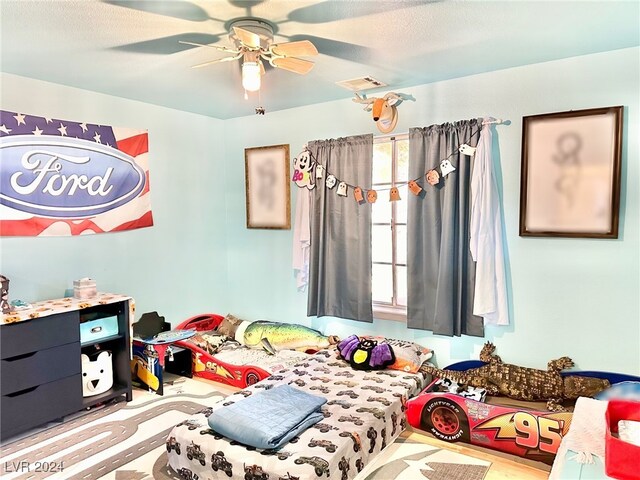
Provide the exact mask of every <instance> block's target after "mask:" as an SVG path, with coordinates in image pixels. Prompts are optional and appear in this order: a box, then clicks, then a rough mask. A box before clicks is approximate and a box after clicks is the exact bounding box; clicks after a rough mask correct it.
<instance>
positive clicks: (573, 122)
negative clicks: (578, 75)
mask: <svg viewBox="0 0 640 480" xmlns="http://www.w3.org/2000/svg"><path fill="white" fill-rule="evenodd" d="M622 113H623V107H622V106H616V107H605V108H592V109H587V110H572V111H568V112H558V113H548V114H543V115H532V116H527V117H523V119H522V120H523V122H522V171H521V183H520V235H521V236H533V237H574V238H576V237H584V238H618V218H619V208H620V170H621V151H622Z"/></svg>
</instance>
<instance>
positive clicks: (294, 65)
mask: <svg viewBox="0 0 640 480" xmlns="http://www.w3.org/2000/svg"><path fill="white" fill-rule="evenodd" d="M269 63H271V65H273V66H274V67H277V68H281V69H283V70H287V71H289V72H293V73H299V74H300V75H304V74H306V73H309V72H310V71H311V69H312V68H313V66H314V65H315V64H314V63H313V62H310V61H309V60H303V59H301V58H295V57H285V58H273V59H271V60H269Z"/></svg>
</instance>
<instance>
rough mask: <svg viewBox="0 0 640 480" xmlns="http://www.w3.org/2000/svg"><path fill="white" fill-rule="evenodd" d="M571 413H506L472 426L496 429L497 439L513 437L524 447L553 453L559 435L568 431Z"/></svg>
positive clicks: (557, 444) (555, 449)
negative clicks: (538, 414) (540, 414)
mask: <svg viewBox="0 0 640 480" xmlns="http://www.w3.org/2000/svg"><path fill="white" fill-rule="evenodd" d="M571 416H572V414H571V413H568V412H561V413H552V414H549V415H544V416H537V415H533V414H531V413H528V412H516V413H506V414H504V415H500V416H498V417H495V418H492V419H490V420H487V421H485V422H483V423H481V424H480V425H478V426H477V427H475V428H474V430H497V432H496V436H495V439H496V440H514V441H515V443H516V445H519V446H521V447H523V448H526V449H529V450H540V451H542V452H547V453H552V454H555V453H556V452H557V451H558V447H559V446H560V441H561V440H562V437H564V436H565V435H566V433H567V432H568V431H569V425H570V424H571Z"/></svg>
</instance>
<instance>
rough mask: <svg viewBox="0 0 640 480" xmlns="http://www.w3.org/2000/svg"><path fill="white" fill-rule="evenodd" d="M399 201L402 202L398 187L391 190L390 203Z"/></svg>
mask: <svg viewBox="0 0 640 480" xmlns="http://www.w3.org/2000/svg"><path fill="white" fill-rule="evenodd" d="M398 200H400V192H398V188H397V187H392V188H391V190H389V201H390V202H395V201H398Z"/></svg>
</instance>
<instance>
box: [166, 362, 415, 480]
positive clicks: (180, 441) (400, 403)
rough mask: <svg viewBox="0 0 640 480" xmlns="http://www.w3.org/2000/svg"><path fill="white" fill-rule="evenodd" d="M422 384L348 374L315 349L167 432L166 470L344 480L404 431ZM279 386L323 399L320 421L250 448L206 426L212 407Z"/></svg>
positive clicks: (393, 376) (394, 375)
mask: <svg viewBox="0 0 640 480" xmlns="http://www.w3.org/2000/svg"><path fill="white" fill-rule="evenodd" d="M426 380H427V379H426V375H425V374H423V373H417V374H411V373H405V372H400V371H394V370H380V371H369V372H365V371H356V370H353V369H352V368H351V367H350V366H349V364H348V363H347V362H344V361H343V360H338V359H337V358H336V352H335V350H321V351H320V352H318V353H317V354H315V355H312V356H307V358H306V359H305V360H304V361H303V362H300V363H297V364H295V365H294V366H292V367H289V368H285V369H283V370H280V371H279V372H277V373H276V374H274V375H271V376H270V377H268V378H267V379H265V380H263V381H261V382H259V383H258V384H256V385H252V386H250V387H248V388H246V389H244V390H242V391H240V392H238V393H236V394H233V395H231V396H229V397H227V398H225V399H224V400H222V401H221V402H218V403H217V404H215V405H212V406H211V407H210V408H208V409H205V410H204V411H202V412H200V413H198V414H196V415H194V416H193V417H191V418H190V419H188V420H186V421H185V422H182V423H181V424H179V425H177V426H176V427H174V429H173V430H172V431H171V433H170V434H169V436H168V438H167V451H168V458H169V465H170V466H171V467H172V468H173V469H174V470H175V471H176V472H178V473H179V474H180V475H181V476H182V477H183V478H187V479H196V478H200V479H205V478H206V479H209V478H211V479H218V478H237V479H245V480H281V479H282V480H290V479H294V478H298V479H299V480H307V479H318V478H331V479H341V480H348V479H351V478H354V477H355V476H356V475H357V474H358V472H360V471H361V470H362V469H363V468H364V466H365V465H367V464H368V463H369V462H370V461H371V460H372V459H373V458H374V457H375V456H376V455H377V454H378V453H380V451H381V450H382V449H384V448H385V447H386V446H387V445H388V444H390V443H391V442H393V441H394V440H395V439H396V438H397V437H398V435H400V433H401V432H402V431H403V430H404V429H405V427H406V420H405V415H404V408H405V402H406V400H407V399H408V398H411V397H413V396H415V395H417V394H418V393H419V392H420V391H421V390H422V389H423V388H424V387H425V385H426ZM282 384H288V385H291V386H294V387H296V388H299V389H301V390H304V391H307V392H309V393H312V394H316V395H320V396H324V397H325V398H327V400H328V401H327V403H326V404H325V405H324V406H323V407H322V413H323V415H324V417H325V418H324V420H323V421H321V422H320V423H318V424H316V425H314V426H313V427H311V428H309V429H308V430H306V431H305V432H304V433H302V434H301V435H300V436H299V437H297V438H294V439H293V440H292V441H291V442H290V443H288V444H286V445H285V446H284V447H283V448H282V449H280V450H278V451H269V450H259V449H258V450H256V449H254V448H252V447H246V446H244V445H242V444H238V443H237V442H234V441H230V440H228V439H226V438H224V437H222V436H220V435H218V434H217V433H216V432H213V431H212V430H211V429H210V428H209V425H208V423H207V418H208V415H210V414H211V412H212V411H213V410H214V409H217V408H221V407H223V406H224V405H225V404H227V405H228V404H230V402H236V401H238V400H240V399H242V398H244V397H246V396H249V395H252V394H253V393H254V392H258V391H260V389H264V388H271V387H273V386H274V385H282Z"/></svg>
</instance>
